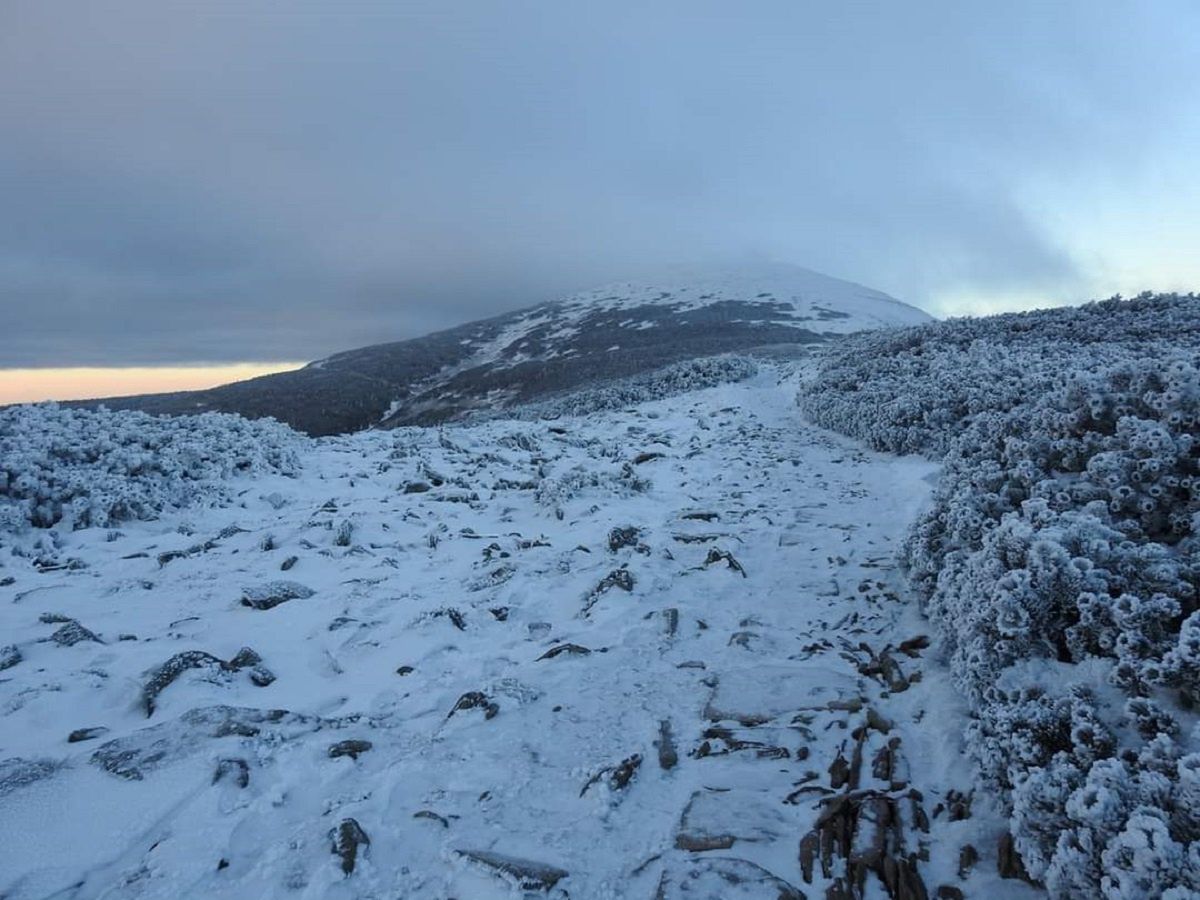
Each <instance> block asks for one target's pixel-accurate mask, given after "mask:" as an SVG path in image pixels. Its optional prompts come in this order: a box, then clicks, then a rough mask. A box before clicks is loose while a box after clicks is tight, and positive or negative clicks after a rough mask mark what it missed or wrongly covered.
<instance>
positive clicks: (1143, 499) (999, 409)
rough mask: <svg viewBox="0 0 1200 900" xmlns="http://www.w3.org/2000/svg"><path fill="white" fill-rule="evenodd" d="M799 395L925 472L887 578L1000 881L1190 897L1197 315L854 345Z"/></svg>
mask: <svg viewBox="0 0 1200 900" xmlns="http://www.w3.org/2000/svg"><path fill="white" fill-rule="evenodd" d="M801 396H802V400H801V402H802V405H803V407H804V409H805V410H806V411H807V413H808V414H809V416H810V417H811V418H812V419H813V420H814V421H815V422H817V423H818V424H821V425H824V426H826V427H828V428H832V429H834V430H837V431H841V432H843V433H845V434H847V435H851V436H853V437H856V438H859V439H861V440H862V441H864V442H866V443H867V444H869V445H870V446H871V447H873V448H875V449H879V450H887V451H893V452H897V453H921V454H925V455H926V456H928V457H930V458H932V459H936V460H939V461H941V462H942V464H943V468H942V474H941V478H940V481H939V484H938V487H937V489H936V491H935V493H934V496H933V502H932V504H931V505H930V506H929V508H928V509H927V511H926V512H925V513H924V514H923V515H921V516H920V517H919V519H918V520H917V521H916V523H915V525H914V526H913V527H912V529H911V532H910V534H909V536H908V540H907V544H906V548H905V553H904V557H905V563H906V566H907V568H908V574H909V579H910V584H911V586H912V587H913V589H914V590H915V591H916V592H917V594H918V596H919V598H920V601H921V603H922V606H923V609H924V612H925V613H926V614H927V615H928V616H929V617H930V619H931V620H932V622H933V623H934V624H935V625H936V627H937V629H938V632H939V635H940V637H941V642H942V643H941V646H942V652H943V653H945V654H946V656H947V657H948V660H949V664H950V668H951V672H952V675H953V678H954V683H955V685H956V687H957V688H958V690H959V691H960V692H961V693H962V695H963V696H964V697H965V698H966V700H967V701H968V702H969V704H970V708H971V711H972V719H971V722H970V724H969V726H968V729H967V738H968V746H969V748H970V752H971V753H972V754H973V756H974V758H975V760H976V763H977V767H978V773H979V778H980V780H981V781H982V783H983V784H984V786H985V787H986V788H987V789H989V790H994V791H996V792H997V793H998V795H999V796H1001V797H1002V798H1003V799H1004V801H1005V803H1006V804H1007V807H1008V809H1009V811H1010V813H1011V820H1010V821H1011V836H1012V837H1011V839H1012V844H1013V847H1014V849H1015V851H1016V854H1015V855H1013V856H1012V857H1011V867H1012V870H1013V872H1014V873H1015V874H1022V875H1026V876H1027V877H1029V878H1031V879H1033V880H1036V881H1039V882H1041V883H1043V884H1044V885H1045V887H1046V888H1047V890H1048V891H1049V893H1050V894H1051V895H1052V896H1054V897H1062V898H1079V900H1083V898H1094V897H1104V898H1109V900H1139V898H1157V897H1164V898H1171V900H1182V898H1185V897H1195V896H1197V892H1200V752H1198V751H1200V728H1198V726H1197V708H1196V707H1197V703H1198V702H1200V597H1198V594H1197V590H1198V588H1200V499H1198V497H1200V298H1197V297H1195V296H1173V295H1172V296H1153V295H1143V296H1140V297H1138V298H1136V299H1133V300H1119V299H1114V300H1109V301H1105V302H1102V303H1094V304H1090V305H1088V306H1085V307H1082V308H1079V309H1059V310H1050V311H1042V312H1034V313H1026V314H1019V315H1003V316H995V317H990V318H983V319H969V320H958V321H950V322H945V323H939V324H935V325H929V326H925V327H918V328H910V329H904V330H898V331H890V332H880V333H875V334H867V335H860V336H857V337H853V338H850V339H848V340H847V341H846V342H843V343H840V344H839V345H837V346H836V347H833V348H831V349H830V351H829V353H828V355H827V356H826V358H825V359H824V362H823V364H822V366H821V369H820V372H819V374H818V376H817V378H816V380H815V383H813V384H812V385H811V386H809V388H808V389H807V390H806V391H804V392H803V393H802V395H801ZM1022 867H1023V871H1022Z"/></svg>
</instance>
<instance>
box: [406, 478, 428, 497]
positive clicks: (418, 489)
mask: <svg viewBox="0 0 1200 900" xmlns="http://www.w3.org/2000/svg"><path fill="white" fill-rule="evenodd" d="M430 488H431V486H430V484H429V483H428V482H425V481H410V482H408V484H406V485H404V493H406V494H424V493H426V492H427V491H429V490H430Z"/></svg>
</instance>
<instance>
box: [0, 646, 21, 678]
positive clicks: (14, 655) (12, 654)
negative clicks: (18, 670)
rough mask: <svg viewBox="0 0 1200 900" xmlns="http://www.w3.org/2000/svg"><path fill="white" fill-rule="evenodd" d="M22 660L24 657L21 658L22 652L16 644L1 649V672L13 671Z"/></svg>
mask: <svg viewBox="0 0 1200 900" xmlns="http://www.w3.org/2000/svg"><path fill="white" fill-rule="evenodd" d="M22 659H24V657H23V656H21V650H20V648H19V647H17V645H16V644H8V645H7V646H4V647H0V672H3V671H4V670H5V669H11V668H12V667H13V666H15V665H16V664H17V663H19V662H20V661H21V660H22Z"/></svg>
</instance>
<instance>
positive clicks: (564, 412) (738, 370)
mask: <svg viewBox="0 0 1200 900" xmlns="http://www.w3.org/2000/svg"><path fill="white" fill-rule="evenodd" d="M757 373H758V366H757V365H756V364H755V362H754V361H753V360H751V359H748V358H746V357H744V356H709V357H702V358H700V359H688V360H683V361H681V362H677V363H672V364H671V365H669V366H664V367H663V368H661V369H655V370H654V371H653V372H646V373H645V374H642V375H635V376H633V377H630V378H623V379H620V380H617V381H612V382H609V383H607V384H605V385H603V386H602V387H595V388H587V389H585V390H581V391H575V392H572V393H570V394H567V395H565V396H562V397H554V398H551V399H548V400H542V401H538V402H536V403H528V404H525V405H523V406H520V407H517V408H516V409H513V410H508V411H503V412H499V413H496V414H493V416H490V417H502V418H521V419H541V418H550V417H558V416H585V415H590V414H591V413H597V412H606V411H608V410H613V409H624V408H626V407H629V406H634V405H636V404H638V403H646V402H648V401H650V400H661V399H662V398H664V397H673V396H676V395H677V394H684V393H687V392H689V391H698V390H701V389H702V388H710V387H716V386H717V385H719V384H727V383H729V382H734V381H743V380H745V379H747V378H750V377H752V376H753V375H755V374H757ZM473 418H475V419H476V420H478V419H481V418H486V417H485V416H481V415H478V414H477V415H476V416H474V417H473Z"/></svg>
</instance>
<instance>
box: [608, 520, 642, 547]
mask: <svg viewBox="0 0 1200 900" xmlns="http://www.w3.org/2000/svg"><path fill="white" fill-rule="evenodd" d="M640 534H641V532H640V531H639V530H638V529H637V528H636V527H634V526H633V525H626V526H624V527H623V528H614V529H613V530H612V531H610V532H609V533H608V549H609V551H611V552H612V553H616V552H617V551H618V550H620V549H621V548H622V547H636V546H637V542H638V536H639V535H640Z"/></svg>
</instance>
